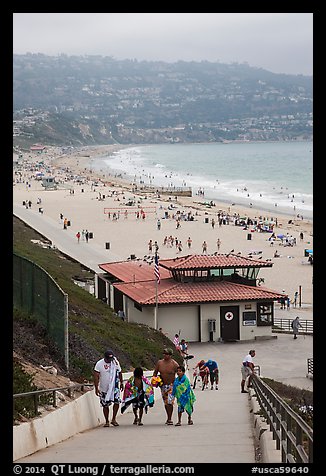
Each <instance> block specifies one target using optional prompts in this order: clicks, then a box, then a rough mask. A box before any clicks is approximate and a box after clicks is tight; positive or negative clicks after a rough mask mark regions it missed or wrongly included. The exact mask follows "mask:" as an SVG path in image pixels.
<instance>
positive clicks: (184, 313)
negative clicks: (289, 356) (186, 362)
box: [124, 297, 272, 342]
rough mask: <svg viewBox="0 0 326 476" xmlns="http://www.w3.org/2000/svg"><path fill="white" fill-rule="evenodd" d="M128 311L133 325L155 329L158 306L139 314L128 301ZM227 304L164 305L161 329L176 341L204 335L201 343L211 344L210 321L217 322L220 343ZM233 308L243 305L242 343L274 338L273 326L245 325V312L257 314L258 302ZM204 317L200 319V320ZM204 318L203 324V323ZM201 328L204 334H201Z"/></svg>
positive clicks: (216, 335)
mask: <svg viewBox="0 0 326 476" xmlns="http://www.w3.org/2000/svg"><path fill="white" fill-rule="evenodd" d="M124 303H125V306H126V307H125V309H126V310H127V318H128V321H129V322H139V323H141V324H147V325H149V326H151V327H154V312H155V308H154V307H146V306H144V307H143V311H142V312H141V311H138V309H136V308H135V307H134V303H133V301H131V300H130V299H128V298H126V297H125V298H124ZM225 305H226V304H225V303H223V304H221V305H220V304H216V303H209V304H201V305H197V304H194V305H192V306H191V305H189V306H187V305H184V306H183V305H179V306H173V305H171V306H162V307H159V308H158V313H157V328H159V327H162V329H163V332H164V333H166V334H167V335H168V337H169V338H170V339H171V340H173V337H174V335H175V334H179V333H180V335H181V337H184V338H185V339H186V340H187V341H189V342H198V341H199V338H200V335H201V342H208V341H209V339H210V334H209V324H208V320H209V319H216V332H214V335H213V339H214V341H217V340H218V339H219V338H220V337H221V329H220V308H221V306H225ZM227 305H230V306H239V330H240V340H254V339H255V338H256V337H271V336H272V327H271V326H259V327H257V325H250V326H248V325H247V326H244V325H243V320H242V313H243V312H245V311H255V310H256V303H255V302H230V303H227ZM198 315H199V316H200V318H199V317H198ZM199 319H200V324H199ZM199 325H200V334H199Z"/></svg>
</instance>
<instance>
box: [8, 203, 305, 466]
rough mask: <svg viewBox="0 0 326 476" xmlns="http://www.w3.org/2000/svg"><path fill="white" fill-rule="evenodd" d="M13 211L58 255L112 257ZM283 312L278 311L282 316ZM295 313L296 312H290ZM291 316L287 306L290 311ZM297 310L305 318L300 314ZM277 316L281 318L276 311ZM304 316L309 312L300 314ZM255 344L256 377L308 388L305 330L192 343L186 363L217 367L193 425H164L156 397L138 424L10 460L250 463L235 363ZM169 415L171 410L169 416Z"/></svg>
mask: <svg viewBox="0 0 326 476" xmlns="http://www.w3.org/2000/svg"><path fill="white" fill-rule="evenodd" d="M14 214H15V215H17V216H18V217H19V218H21V219H22V220H24V221H25V222H26V223H27V224H29V225H30V226H31V227H33V228H34V229H36V230H37V231H38V232H39V233H41V234H42V235H44V236H46V237H47V238H48V239H50V240H51V241H52V242H53V243H54V244H55V245H56V246H57V248H58V249H60V250H61V251H62V252H63V253H65V254H67V255H70V256H71V257H72V258H74V259H76V260H77V261H79V262H81V263H83V264H84V265H85V266H87V267H88V268H90V269H93V270H94V271H98V267H97V264H98V263H103V262H108V261H111V260H112V261H115V260H119V259H120V258H119V257H117V256H114V255H112V253H110V251H109V250H100V249H99V247H98V246H96V244H95V243H92V241H91V240H90V241H89V243H84V242H81V243H80V244H79V245H78V244H77V243H76V238H75V236H72V234H71V232H69V229H68V230H64V231H63V230H62V229H61V225H60V224H59V220H58V223H54V222H53V220H50V219H49V218H47V217H46V216H41V215H39V214H38V213H37V212H34V211H32V210H26V209H24V208H23V207H18V206H14ZM287 312H288V313H289V312H291V311H282V314H283V317H286V316H290V314H288V313H287ZM293 312H296V314H298V311H297V310H294V311H293ZM291 314H292V312H291ZM306 314H307V313H306V312H305V316H306ZM280 317H282V316H280ZM304 318H306V319H307V318H308V319H309V318H310V317H308V316H307V317H304ZM251 348H254V349H255V350H256V357H255V363H256V364H257V365H260V366H261V371H262V376H264V377H269V378H272V379H275V380H279V381H282V382H284V383H287V384H290V385H295V386H298V387H300V388H307V389H310V390H312V386H313V382H312V380H310V379H308V378H306V373H307V358H309V357H312V356H313V353H312V352H313V338H312V336H305V337H304V336H299V338H298V339H297V340H294V339H293V336H292V335H291V334H285V335H280V334H278V335H277V338H276V339H272V340H262V341H255V342H236V343H215V342H214V343H213V342H212V343H211V342H210V343H193V344H191V345H190V349H189V350H190V353H191V354H193V355H195V358H194V359H193V360H190V361H189V367H190V372H189V375H190V378H191V380H192V367H193V366H194V365H195V364H196V362H197V361H199V360H200V359H201V358H203V359H209V358H211V359H214V360H216V361H217V362H218V364H219V367H220V385H219V390H217V391H216V390H210V389H208V390H205V391H201V389H200V388H196V389H195V394H196V398H197V401H196V403H195V411H194V415H193V420H194V425H193V426H188V425H187V421H186V420H187V419H186V416H185V415H184V416H183V425H182V426H181V427H175V426H166V425H165V424H164V422H165V420H166V415H165V411H164V408H163V403H162V401H161V398H160V397H158V398H157V399H156V403H155V405H154V407H153V408H152V409H150V410H149V413H148V414H147V415H144V426H142V427H138V426H135V425H132V421H133V415H132V414H130V413H127V414H125V415H119V416H118V421H119V423H120V426H119V427H116V428H114V427H110V428H103V427H99V428H95V429H93V430H89V431H85V432H83V433H79V434H77V435H75V436H74V437H72V438H70V439H68V440H66V441H64V442H61V443H58V444H56V445H53V446H51V447H49V448H46V449H44V450H41V451H39V452H37V453H35V454H33V455H30V456H28V457H25V458H22V459H21V460H20V461H17V462H24V463H44V462H47V463H103V462H112V463H162V464H164V463H182V464H186V463H254V462H255V441H254V437H253V428H252V419H251V414H250V405H249V398H248V395H247V394H241V393H240V380H241V373H240V366H241V362H242V359H243V357H244V356H245V355H246V354H247V353H248V351H249V349H251ZM176 420H177V415H176V411H175V412H174V422H176Z"/></svg>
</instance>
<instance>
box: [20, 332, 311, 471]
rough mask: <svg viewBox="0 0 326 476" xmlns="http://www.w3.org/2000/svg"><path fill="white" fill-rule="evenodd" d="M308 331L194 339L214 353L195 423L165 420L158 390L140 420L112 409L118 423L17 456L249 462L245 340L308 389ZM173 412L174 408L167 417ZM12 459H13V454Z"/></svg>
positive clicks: (268, 372) (204, 352) (195, 350)
mask: <svg viewBox="0 0 326 476" xmlns="http://www.w3.org/2000/svg"><path fill="white" fill-rule="evenodd" d="M312 340H313V339H312V337H311V336H306V337H305V338H303V336H300V337H299V338H298V339H297V340H294V339H293V337H292V335H290V334H287V335H279V336H278V338H277V339H273V340H268V341H260V342H255V343H254V345H253V344H248V342H237V343H196V344H191V347H190V351H191V353H192V354H194V355H195V358H194V359H193V360H191V361H189V367H190V377H191V378H192V367H193V366H194V364H195V363H196V362H197V361H198V360H200V359H201V358H205V359H206V358H212V359H216V360H217V362H218V363H219V366H220V384H219V390H210V389H207V390H205V391H202V390H201V389H200V388H197V387H196V389H195V394H196V398H197V401H196V403H195V411H194V414H193V420H194V425H193V426H188V425H187V424H186V416H185V415H184V418H183V425H182V426H181V427H175V426H166V425H164V421H165V419H166V417H165V412H164V409H163V404H162V401H161V398H160V396H157V398H156V402H155V405H154V407H153V408H152V409H151V410H149V412H148V414H147V415H145V416H144V426H143V427H138V426H134V425H132V421H133V415H132V414H130V413H128V414H124V415H119V418H118V421H119V423H120V426H119V427H118V428H114V427H110V428H103V427H99V428H95V429H93V430H88V431H85V432H83V433H79V434H77V435H76V436H74V437H72V438H70V439H68V440H66V441H64V442H62V443H58V444H56V445H53V446H51V447H50V448H46V449H44V450H41V451H39V452H37V453H35V454H33V455H31V456H27V457H25V458H22V459H21V460H20V462H24V463H25V462H26V463H44V462H50V463H59V462H60V463H91V462H93V463H94V462H98V463H103V462H112V463H167V462H169V463H183V464H185V463H254V462H255V444H254V439H253V430H252V422H251V415H250V407H249V400H248V395H246V394H241V393H240V380H241V375H240V365H241V360H242V358H243V356H244V355H245V354H246V353H247V352H248V350H249V348H252V347H254V348H255V350H256V357H255V362H256V364H259V365H260V366H261V370H262V375H263V376H264V377H270V378H273V379H276V380H281V381H284V382H285V383H290V384H293V385H298V386H299V387H301V386H302V388H308V389H309V388H310V389H311V390H312V380H310V379H308V378H306V377H305V374H306V358H307V357H309V356H311V355H312ZM176 419H177V415H176V413H174V422H176ZM17 462H19V461H17Z"/></svg>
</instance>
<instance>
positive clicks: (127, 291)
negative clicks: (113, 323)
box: [98, 253, 284, 341]
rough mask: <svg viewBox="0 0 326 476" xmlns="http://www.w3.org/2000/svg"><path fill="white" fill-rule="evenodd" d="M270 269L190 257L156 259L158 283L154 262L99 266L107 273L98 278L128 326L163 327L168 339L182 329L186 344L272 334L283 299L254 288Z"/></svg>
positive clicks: (251, 262) (231, 258)
mask: <svg viewBox="0 0 326 476" xmlns="http://www.w3.org/2000/svg"><path fill="white" fill-rule="evenodd" d="M271 266H272V263H271V262H270V261H263V260H261V259H253V258H245V257H241V256H238V255H234V254H230V253H229V254H227V255H226V254H216V255H188V256H183V257H177V258H173V259H165V260H164V259H162V260H160V261H159V267H160V284H157V282H156V279H155V274H154V263H151V264H148V263H147V262H146V261H139V260H131V261H124V262H115V263H104V264H100V265H99V267H100V268H101V269H102V270H103V271H104V273H105V274H103V275H102V276H98V280H99V279H100V280H104V281H105V282H106V284H105V286H106V289H107V287H109V288H110V292H109V299H108V296H106V299H107V302H108V304H109V305H111V307H113V308H114V309H115V310H116V311H118V310H119V309H118V308H122V307H123V308H124V309H123V310H124V312H125V315H126V316H127V319H128V320H129V321H130V322H132V321H137V322H142V323H145V324H148V325H150V326H152V327H154V328H159V327H162V328H163V329H164V330H165V332H166V331H167V330H168V332H169V335H171V336H173V335H174V334H175V333H177V332H178V330H179V329H180V328H183V329H185V330H186V332H187V334H188V335H186V336H183V337H185V338H186V339H187V340H199V341H203V340H204V341H205V340H206V341H207V340H217V339H219V340H221V339H222V340H223V339H224V340H239V339H243V338H248V337H249V338H252V337H254V338H255V337H256V336H257V337H258V336H259V335H264V336H266V334H267V335H271V325H272V322H273V312H274V301H278V300H280V299H281V298H283V297H284V295H283V294H282V293H279V292H276V291H272V290H270V289H267V288H265V287H262V286H257V285H256V283H257V276H258V273H259V270H260V269H261V268H270V267H271ZM99 284H100V282H99V281H98V286H99ZM102 289H104V288H103V283H102ZM99 297H102V296H101V295H100V296H99ZM111 298H112V299H111ZM225 316H227V317H225ZM233 319H235V320H234V322H232V321H233ZM212 322H215V324H214V326H213V324H212ZM216 323H218V324H219V326H218V327H219V329H218V328H217V326H216ZM209 326H211V327H212V328H213V327H214V328H215V331H212V330H210V327H209ZM231 326H234V329H233V331H232V330H230V329H231ZM251 326H252V327H255V332H254V334H255V335H254V336H253V335H252V334H253V333H252V332H250V334H249V331H248V329H249V327H251ZM227 328H228V329H229V330H228V331H227V330H225V329H227ZM259 328H260V329H259ZM257 329H258V331H257ZM250 331H251V329H250ZM189 334H191V337H192V338H191V337H189ZM232 335H234V339H232ZM230 337H231V338H230Z"/></svg>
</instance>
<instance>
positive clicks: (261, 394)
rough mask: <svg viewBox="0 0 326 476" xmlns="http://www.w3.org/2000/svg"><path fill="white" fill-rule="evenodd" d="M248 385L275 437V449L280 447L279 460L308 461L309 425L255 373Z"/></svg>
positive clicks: (311, 445) (309, 444)
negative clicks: (252, 390)
mask: <svg viewBox="0 0 326 476" xmlns="http://www.w3.org/2000/svg"><path fill="white" fill-rule="evenodd" d="M252 385H253V389H254V391H255V394H256V395H255V396H256V397H257V399H258V402H259V405H260V407H261V409H262V410H263V413H264V416H265V417H266V419H267V422H268V424H269V427H270V431H271V432H272V433H273V440H276V449H277V450H281V455H282V463H312V462H313V430H312V428H311V427H310V426H309V425H308V424H307V423H306V422H305V421H304V420H303V419H302V418H301V417H300V416H299V415H297V414H296V413H295V412H294V411H293V410H292V408H290V406H289V405H288V404H287V403H285V402H284V401H283V400H282V399H281V398H280V397H279V396H278V395H277V394H276V393H275V392H274V391H273V390H272V389H271V388H270V387H269V386H268V385H266V383H265V382H263V381H262V380H261V378H260V377H258V376H257V375H254V377H253V379H252Z"/></svg>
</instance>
